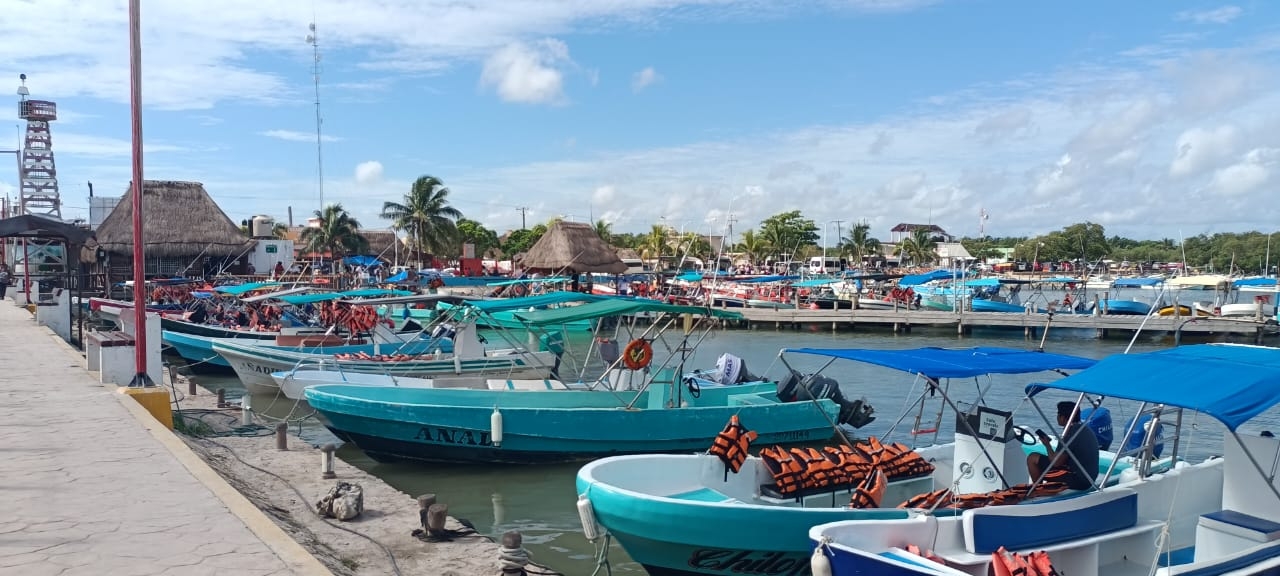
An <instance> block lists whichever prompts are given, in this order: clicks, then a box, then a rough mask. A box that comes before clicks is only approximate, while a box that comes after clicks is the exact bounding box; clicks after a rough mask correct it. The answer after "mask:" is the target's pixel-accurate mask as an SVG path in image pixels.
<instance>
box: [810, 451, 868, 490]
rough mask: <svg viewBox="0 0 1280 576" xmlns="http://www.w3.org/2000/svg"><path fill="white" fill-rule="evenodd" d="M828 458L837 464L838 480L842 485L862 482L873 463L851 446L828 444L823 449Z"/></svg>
mask: <svg viewBox="0 0 1280 576" xmlns="http://www.w3.org/2000/svg"><path fill="white" fill-rule="evenodd" d="M822 451H823V453H824V455H826V457H827V460H828V461H830V462H831V463H832V464H834V465H835V466H836V469H837V474H838V475H839V479H838V480H837V482H838V483H839V484H842V485H848V484H854V483H857V482H861V481H862V479H863V478H866V476H867V472H869V471H870V470H871V463H870V462H868V461H866V460H864V459H863V458H862V455H861V454H859V453H858V452H856V451H854V450H853V448H850V447H849V446H845V445H841V446H838V447H837V446H826V447H824V448H823V449H822Z"/></svg>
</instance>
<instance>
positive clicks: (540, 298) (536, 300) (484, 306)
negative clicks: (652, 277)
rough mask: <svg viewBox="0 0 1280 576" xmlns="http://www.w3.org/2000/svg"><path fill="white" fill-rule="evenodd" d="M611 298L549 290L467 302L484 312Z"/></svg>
mask: <svg viewBox="0 0 1280 576" xmlns="http://www.w3.org/2000/svg"><path fill="white" fill-rule="evenodd" d="M607 298H609V296H600V295H596V294H584V293H582V292H563V291H562V292H548V293H546V294H539V295H537V296H523V297H520V298H498V299H493V300H472V301H470V302H467V304H469V305H471V306H472V307H474V308H477V309H479V310H482V311H484V312H501V311H503V310H527V309H529V308H540V307H543V306H552V305H555V304H568V303H571V302H597V301H600V300H604V299H607Z"/></svg>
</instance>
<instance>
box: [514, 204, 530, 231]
mask: <svg viewBox="0 0 1280 576" xmlns="http://www.w3.org/2000/svg"><path fill="white" fill-rule="evenodd" d="M528 211H529V208H528V207H525V206H521V207H519V208H516V212H519V213H520V229H521V230H528V227H526V226H525V221H524V216H525V213H527V212H528Z"/></svg>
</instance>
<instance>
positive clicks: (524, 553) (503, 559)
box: [498, 546, 529, 572]
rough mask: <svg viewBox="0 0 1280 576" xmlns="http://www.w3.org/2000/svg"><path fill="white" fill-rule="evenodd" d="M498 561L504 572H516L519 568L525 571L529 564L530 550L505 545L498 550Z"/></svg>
mask: <svg viewBox="0 0 1280 576" xmlns="http://www.w3.org/2000/svg"><path fill="white" fill-rule="evenodd" d="M498 562H500V563H501V565H502V571H503V572H515V571H517V570H519V571H521V572H523V571H524V567H525V566H527V565H528V564H529V551H528V550H525V549H524V548H523V547H521V548H507V547H506V546H503V547H502V548H501V549H500V550H498Z"/></svg>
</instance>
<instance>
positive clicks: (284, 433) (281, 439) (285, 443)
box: [276, 422, 289, 450]
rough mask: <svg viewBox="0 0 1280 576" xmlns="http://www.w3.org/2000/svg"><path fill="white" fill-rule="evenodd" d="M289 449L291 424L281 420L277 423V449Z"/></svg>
mask: <svg viewBox="0 0 1280 576" xmlns="http://www.w3.org/2000/svg"><path fill="white" fill-rule="evenodd" d="M288 449H289V425H288V424H285V423H284V422H281V423H279V424H276V450H288Z"/></svg>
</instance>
